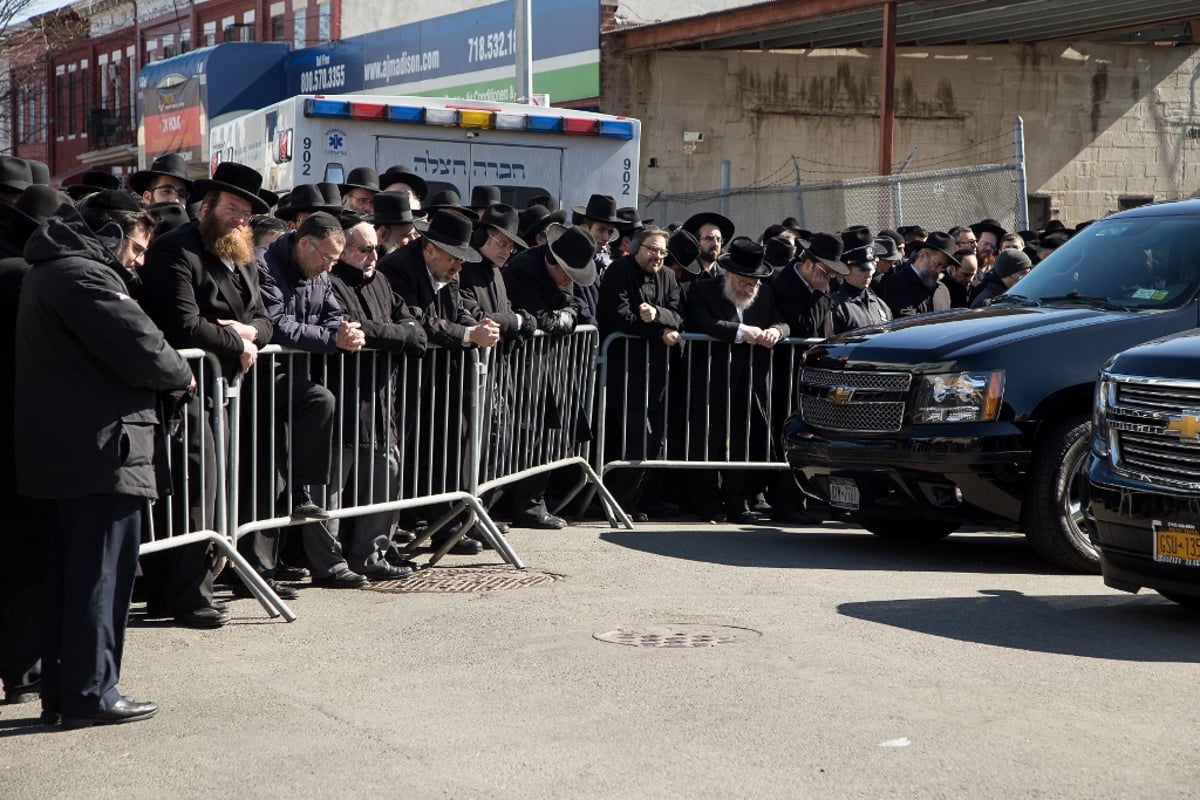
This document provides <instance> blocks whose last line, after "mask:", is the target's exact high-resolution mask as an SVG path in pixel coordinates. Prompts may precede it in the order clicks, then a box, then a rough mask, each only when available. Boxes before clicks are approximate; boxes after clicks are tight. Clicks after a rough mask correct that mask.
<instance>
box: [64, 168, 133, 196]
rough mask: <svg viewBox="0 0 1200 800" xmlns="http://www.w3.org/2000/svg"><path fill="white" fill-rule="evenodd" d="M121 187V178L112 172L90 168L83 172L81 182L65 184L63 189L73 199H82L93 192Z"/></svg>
mask: <svg viewBox="0 0 1200 800" xmlns="http://www.w3.org/2000/svg"><path fill="white" fill-rule="evenodd" d="M120 188H121V179H120V178H118V177H117V176H116V175H113V174H112V173H111V172H100V171H98V170H88V171H87V172H85V173H83V176H82V177H81V178H80V179H79V183H73V184H71V185H70V186H64V187H63V191H64V192H66V193H67V196H68V197H70V198H71V199H72V200H80V199H81V198H83V197H85V196H87V195H89V194H92V193H93V192H103V191H107V190H112V189H120Z"/></svg>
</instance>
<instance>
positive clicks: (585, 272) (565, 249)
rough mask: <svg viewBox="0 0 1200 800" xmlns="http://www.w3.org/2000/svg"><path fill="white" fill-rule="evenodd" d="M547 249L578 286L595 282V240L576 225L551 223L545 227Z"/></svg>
mask: <svg viewBox="0 0 1200 800" xmlns="http://www.w3.org/2000/svg"><path fill="white" fill-rule="evenodd" d="M546 242H547V245H546V247H547V249H548V250H549V251H550V255H551V257H552V258H553V259H554V260H555V261H556V262H558V265H559V266H560V267H562V270H563V272H565V273H567V277H569V278H570V279H571V280H572V281H574V282H575V283H577V284H579V285H580V286H591V285H592V284H593V283H595V282H596V262H595V260H594V259H593V256H594V255H596V240H595V239H593V238H592V235H591V234H590V233H588V232H587V231H586V230H584V229H583V228H581V227H579V226H578V225H572V226H570V227H567V226H566V225H562V224H560V223H557V222H554V223H551V224H550V226H549V227H548V228H546Z"/></svg>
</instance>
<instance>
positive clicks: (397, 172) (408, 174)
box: [379, 165, 429, 203]
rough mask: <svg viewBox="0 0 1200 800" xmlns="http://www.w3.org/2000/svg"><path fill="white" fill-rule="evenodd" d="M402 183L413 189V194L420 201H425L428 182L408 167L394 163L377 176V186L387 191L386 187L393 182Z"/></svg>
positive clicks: (427, 192)
mask: <svg viewBox="0 0 1200 800" xmlns="http://www.w3.org/2000/svg"><path fill="white" fill-rule="evenodd" d="M397 183H403V184H404V185H405V186H407V187H408V188H410V189H412V190H413V194H415V195H416V196H417V199H418V200H420V201H421V202H422V203H424V202H425V195H427V194H429V184H427V183H425V179H424V178H422V177H421V176H420V175H418V174H416V173H415V172H412V171H411V170H409V168H408V167H405V166H402V165H396V166H394V167H388V168H387V170H386V171H385V172H384V173H383V174H382V175H380V176H379V188H381V189H382V190H383V191H385V192H386V191H387V190H388V187H390V186H392V185H393V184H397Z"/></svg>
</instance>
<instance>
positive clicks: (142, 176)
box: [129, 153, 192, 194]
mask: <svg viewBox="0 0 1200 800" xmlns="http://www.w3.org/2000/svg"><path fill="white" fill-rule="evenodd" d="M160 177H162V178H174V179H175V180H178V181H183V184H184V186H186V187H187V190H188V193H189V194H190V193H191V191H192V181H191V179H190V178H188V169H187V162H186V161H184V160H183V156H181V155H179V154H178V153H167V154H166V155H162V156H159V157H158V158H156V159H154V161H153V162H152V163H151V164H150V169H142V170H138V171H137V172H135V173H133V174H132V175H130V176H129V188H130V189H132V190H133V191H134V192H135V193H136V194H142V193H143V192H145V191H146V190H147V189H149V188H150V184H151V183H153V182H154V179H155V178H160Z"/></svg>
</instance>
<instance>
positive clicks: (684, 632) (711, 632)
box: [592, 622, 762, 647]
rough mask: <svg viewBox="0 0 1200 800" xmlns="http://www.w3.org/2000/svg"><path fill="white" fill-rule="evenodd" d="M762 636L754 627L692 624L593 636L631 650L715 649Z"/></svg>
mask: <svg viewBox="0 0 1200 800" xmlns="http://www.w3.org/2000/svg"><path fill="white" fill-rule="evenodd" d="M761 637H762V632H761V631H756V630H754V629H753V628H738V627H734V626H732V625H701V624H698V623H691V622H677V623H669V624H666V625H643V626H641V627H638V628H613V629H611V630H607V631H601V632H600V633H595V634H592V638H593V639H598V640H599V641H601V642H609V643H611V644H624V645H629V646H630V647H716V646H718V645H725V644H748V643H750V642H753V641H755V640H757V639H759V638H761Z"/></svg>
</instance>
